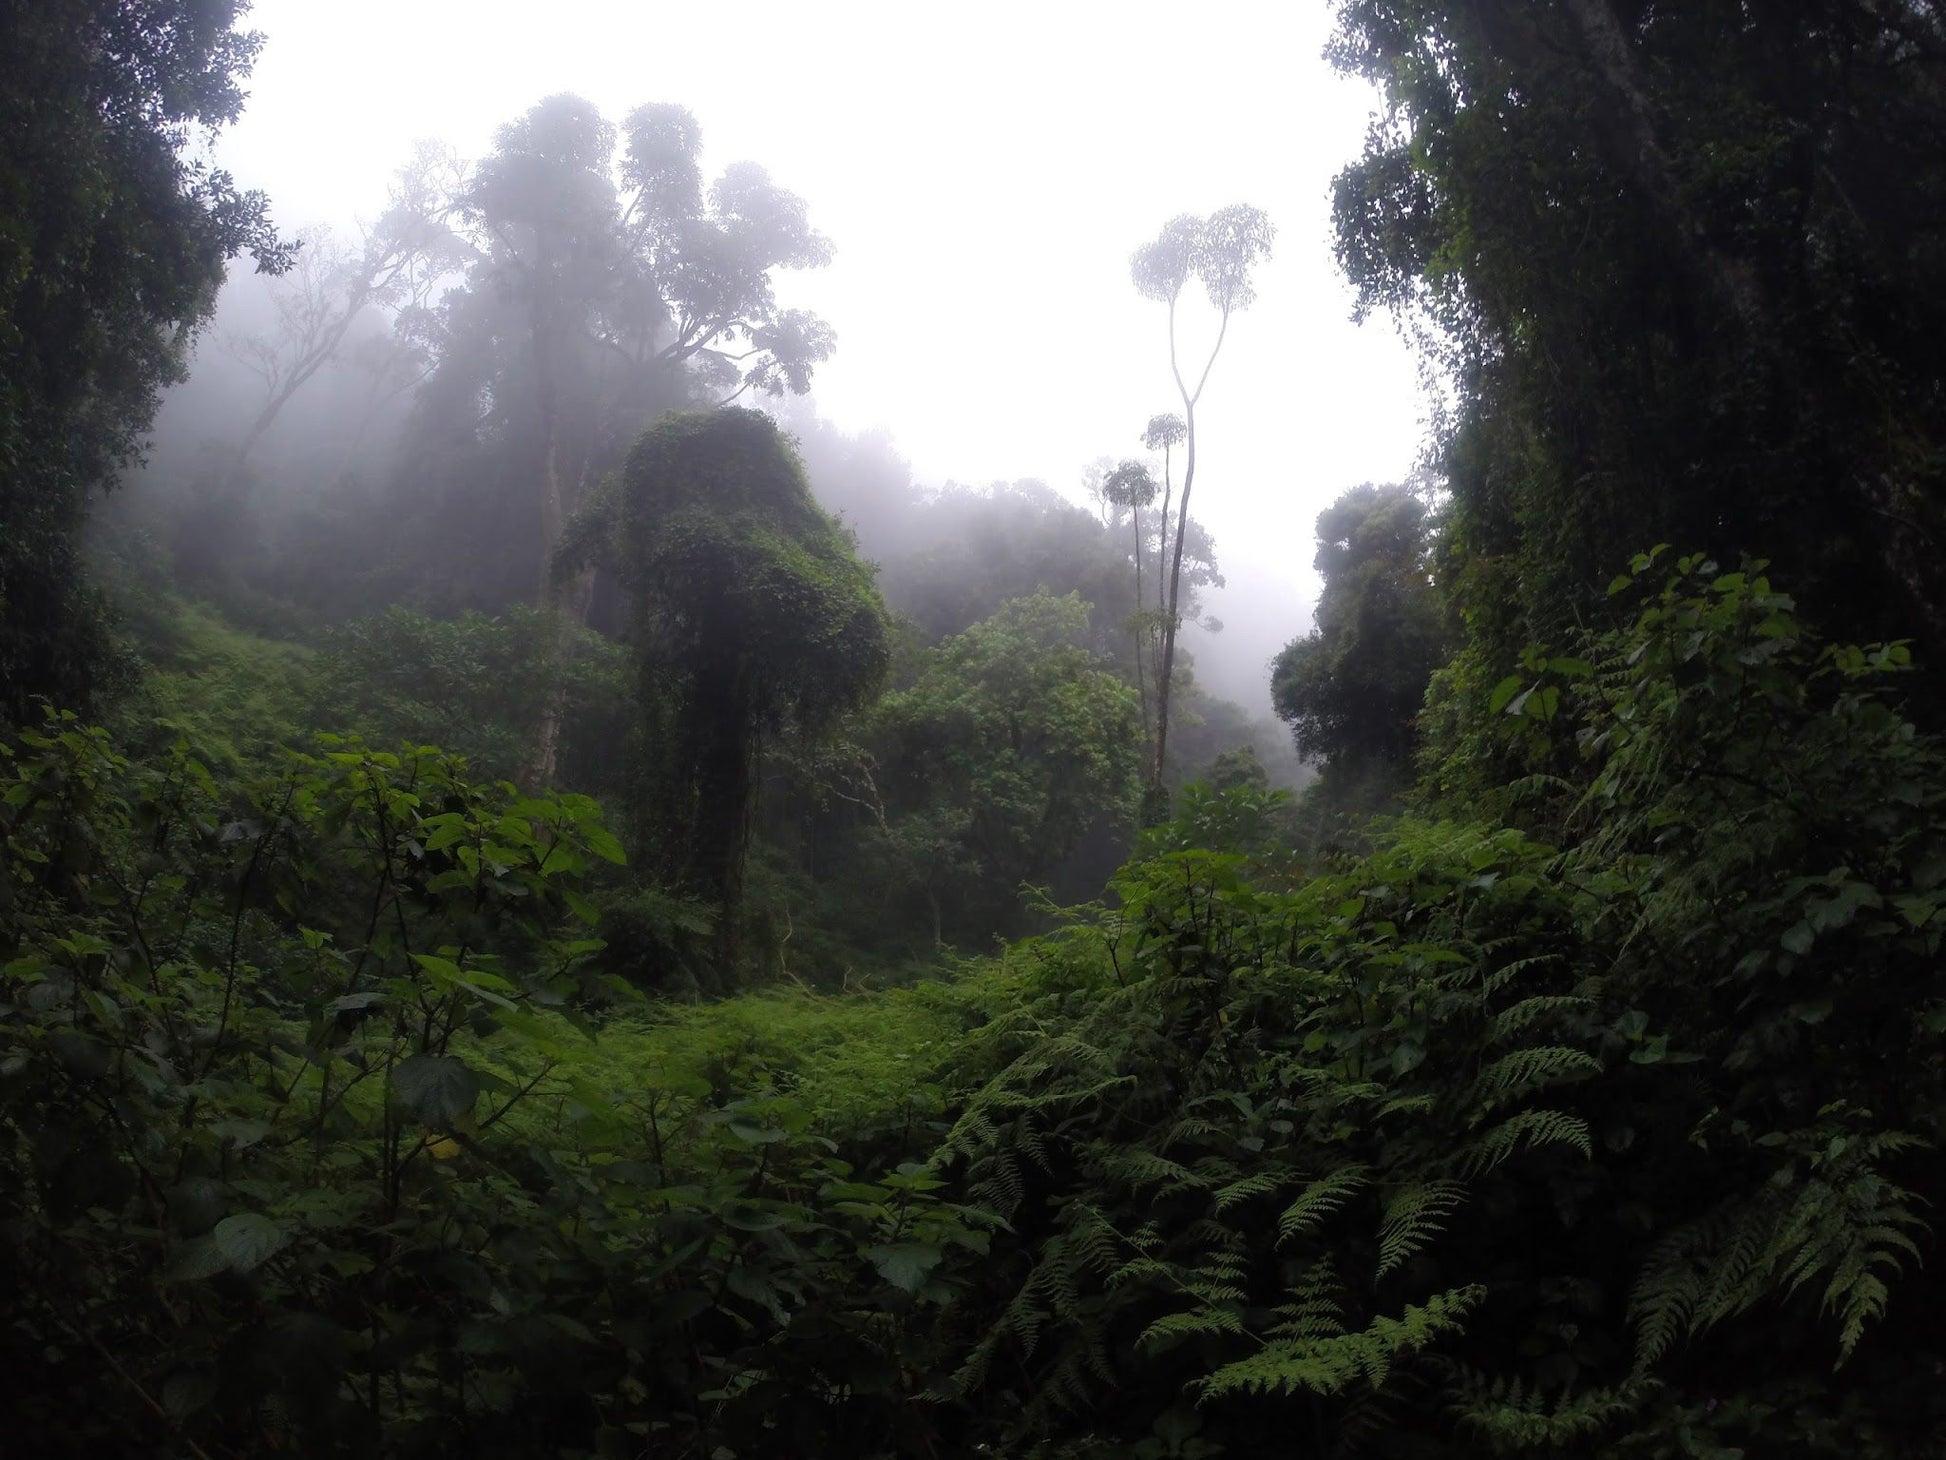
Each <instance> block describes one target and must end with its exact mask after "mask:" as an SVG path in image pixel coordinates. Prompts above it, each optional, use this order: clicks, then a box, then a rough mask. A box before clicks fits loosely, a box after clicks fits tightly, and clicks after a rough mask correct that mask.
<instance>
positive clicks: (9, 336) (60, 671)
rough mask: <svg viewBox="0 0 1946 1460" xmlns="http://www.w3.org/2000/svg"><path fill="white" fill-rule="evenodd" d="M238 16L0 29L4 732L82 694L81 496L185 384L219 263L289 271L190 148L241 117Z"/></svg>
mask: <svg viewBox="0 0 1946 1460" xmlns="http://www.w3.org/2000/svg"><path fill="white" fill-rule="evenodd" d="M247 9H248V6H247V5H245V4H243V3H241V0H143V3H140V4H137V3H132V0H44V3H41V0H37V3H35V4H32V5H11V6H9V7H7V10H6V12H5V17H4V20H0V136H4V137H5V138H6V144H5V148H4V152H0V720H7V719H18V718H19V717H20V716H21V715H22V713H23V712H24V710H25V706H26V702H27V700H28V698H29V697H30V696H32V695H36V694H51V695H54V696H57V697H59V698H61V699H62V700H64V701H66V702H70V703H71V702H74V701H75V700H77V699H79V698H81V697H83V696H85V695H86V693H87V692H88V690H89V688H90V686H91V684H92V682H93V678H94V676H95V674H96V673H97V672H98V671H99V669H100V667H101V661H102V657H103V655H104V653H105V640H104V631H103V629H102V626H101V619H100V614H99V610H98V608H97V607H96V605H95V604H94V602H93V600H92V598H91V595H90V594H89V592H88V590H87V589H86V587H85V586H84V579H83V574H82V571H81V565H80V562H79V558H78V555H77V553H78V549H77V542H76V538H77V535H78V534H79V531H80V528H81V523H82V520H83V518H84V516H85V514H86V511H87V502H88V496H89V494H90V493H91V492H93V491H95V490H97V489H99V488H101V487H104V486H107V485H109V484H111V483H112V482H113V480H114V478H115V475H116V473H117V471H118V470H119V469H120V468H121V467H123V466H125V465H126V464H127V463H128V462H129V461H130V460H131V459H132V458H133V457H134V456H135V454H136V451H137V448H138V446H139V443H140V438H141V435H142V432H143V430H144V429H145V428H146V427H147V426H148V423H149V420H150V418H151V417H152V416H153V415H154V413H155V407H156V399H157V395H158V393H159V392H160V391H161V389H162V388H163V386H165V385H167V384H169V383H170V382H172V381H174V380H177V379H180V378H181V376H182V361H183V355H184V349H185V346H186V344H187V342H188V340H189V338H190V336H191V335H192V334H193V333H194V332H195V330H196V328H197V327H198V326H199V325H200V324H202V323H203V321H204V320H205V319H206V318H207V317H208V315H209V312H210V310H211V308H212V306H213V304H214V302H215V295H216V289H217V286H218V285H219V284H220V283H221V282H222V279H223V267H224V263H225V261H226V260H228V259H231V258H234V257H236V256H237V255H239V254H244V253H248V254H250V255H252V256H253V257H254V258H255V259H256V262H257V266H258V267H259V268H260V269H267V270H270V271H273V272H274V271H276V270H279V269H282V268H283V267H285V265H286V264H287V263H288V262H289V259H290V251H289V249H288V248H287V247H286V246H285V245H283V244H281V243H280V242H279V241H278V240H277V237H276V235H275V232H274V231H273V230H272V228H271V225H270V221H269V218H268V214H267V204H266V201H265V199H264V196H263V194H261V193H255V192H240V191H238V189H237V188H236V186H235V184H234V183H233V182H232V180H231V178H230V176H229V174H228V173H225V172H222V171H219V170H216V169H214V168H212V167H210V166H209V165H208V164H207V163H204V162H200V161H192V160H191V159H190V158H189V157H188V156H186V155H185V154H186V152H187V150H188V144H189V143H190V141H191V139H192V137H194V136H197V135H208V134H209V133H211V132H214V131H216V130H218V129H220V128H221V127H223V126H224V125H226V124H227V123H229V122H232V121H234V120H236V117H237V114H238V113H239V112H240V111H241V110H242V107H243V98H244V91H243V79H244V77H245V76H247V75H248V74H249V71H250V67H251V64H252V62H254V61H255V59H256V56H257V51H258V48H259V46H260V44H261V42H260V38H259V37H258V36H257V35H255V34H254V33H252V32H246V31H239V30H238V29H237V28H236V25H237V22H238V20H239V18H240V17H241V16H242V15H243V13H244V12H245V11H246V10H247Z"/></svg>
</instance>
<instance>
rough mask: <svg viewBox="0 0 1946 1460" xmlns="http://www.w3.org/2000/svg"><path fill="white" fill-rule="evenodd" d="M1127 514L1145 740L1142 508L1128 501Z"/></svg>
mask: <svg viewBox="0 0 1946 1460" xmlns="http://www.w3.org/2000/svg"><path fill="white" fill-rule="evenodd" d="M1128 515H1129V518H1130V520H1131V521H1132V522H1133V524H1134V527H1135V698H1136V702H1137V703H1138V704H1140V705H1141V707H1142V739H1143V740H1144V741H1147V740H1148V738H1149V736H1150V734H1151V733H1152V732H1151V729H1150V716H1149V680H1148V675H1147V674H1146V673H1144V672H1143V667H1142V658H1143V655H1144V654H1145V653H1146V652H1147V650H1148V639H1149V630H1148V624H1147V623H1146V622H1144V619H1145V617H1146V616H1147V614H1148V609H1147V608H1146V607H1145V606H1144V605H1143V603H1142V509H1141V508H1140V507H1139V506H1136V505H1135V504H1134V503H1130V505H1129V509H1128Z"/></svg>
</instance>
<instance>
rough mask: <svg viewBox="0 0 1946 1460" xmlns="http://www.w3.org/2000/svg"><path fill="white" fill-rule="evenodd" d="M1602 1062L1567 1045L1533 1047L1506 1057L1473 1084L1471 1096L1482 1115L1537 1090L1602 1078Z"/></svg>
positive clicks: (1495, 1063)
mask: <svg viewBox="0 0 1946 1460" xmlns="http://www.w3.org/2000/svg"><path fill="white" fill-rule="evenodd" d="M1601 1070H1602V1065H1601V1061H1600V1060H1598V1059H1596V1058H1595V1057H1594V1056H1593V1055H1591V1054H1588V1053H1585V1052H1584V1051H1582V1050H1578V1049H1570V1048H1568V1047H1567V1046H1565V1045H1558V1044H1541V1045H1529V1046H1527V1047H1525V1048H1523V1049H1517V1050H1514V1051H1513V1052H1512V1053H1511V1054H1506V1055H1502V1056H1501V1057H1500V1058H1499V1059H1497V1060H1495V1061H1494V1062H1493V1063H1492V1064H1490V1065H1488V1066H1487V1067H1486V1068H1485V1069H1484V1070H1482V1071H1480V1073H1479V1075H1478V1077H1477V1078H1476V1079H1475V1080H1474V1081H1473V1089H1472V1092H1471V1097H1472V1099H1474V1100H1475V1101H1477V1102H1479V1107H1480V1110H1481V1112H1482V1113H1484V1112H1486V1111H1489V1110H1493V1109H1495V1108H1497V1107H1498V1106H1501V1105H1505V1104H1507V1103H1508V1102H1509V1101H1511V1100H1518V1099H1519V1098H1520V1097H1522V1096H1523V1095H1529V1094H1532V1093H1533V1092H1534V1091H1536V1090H1544V1089H1546V1088H1547V1087H1548V1086H1550V1085H1559V1084H1562V1083H1564V1082H1566V1081H1569V1080H1583V1079H1587V1078H1588V1077H1589V1076H1592V1075H1599V1074H1600V1073H1601Z"/></svg>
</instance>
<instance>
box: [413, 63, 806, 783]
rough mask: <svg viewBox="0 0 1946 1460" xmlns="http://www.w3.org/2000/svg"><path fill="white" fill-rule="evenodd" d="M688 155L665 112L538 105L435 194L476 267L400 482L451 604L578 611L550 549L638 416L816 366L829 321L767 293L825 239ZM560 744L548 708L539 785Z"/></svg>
mask: <svg viewBox="0 0 1946 1460" xmlns="http://www.w3.org/2000/svg"><path fill="white" fill-rule="evenodd" d="M701 148H702V133H701V129H700V128H699V127H698V126H697V123H696V119H695V118H694V117H693V116H692V115H691V114H690V113H689V112H688V111H687V110H685V109H684V108H682V107H679V106H673V105H667V104H661V103H655V104H650V105H645V106H639V107H637V108H636V109H635V110H634V111H632V112H630V113H629V114H628V116H627V117H626V118H625V119H624V121H623V122H622V125H621V126H620V127H619V128H618V127H616V126H615V125H614V124H613V123H612V122H610V121H609V120H608V119H607V118H605V117H604V116H603V115H602V114H601V112H600V111H599V109H597V108H596V107H595V106H594V105H593V104H592V103H590V102H588V101H585V100H583V99H582V98H580V97H577V96H567V95H562V96H554V97H549V98H548V99H547V100H545V101H543V102H541V103H539V104H538V105H536V106H535V107H533V108H532V109H530V110H529V111H528V112H527V113H526V114H525V115H524V116H522V117H520V118H519V119H517V120H516V121H514V122H511V123H509V124H508V125H507V126H505V127H503V128H502V129H501V130H500V133H499V135H498V137H497V138H496V141H495V146H494V150H493V151H492V153H490V154H489V155H488V156H487V157H486V158H484V159H483V160H482V161H481V162H479V163H478V164H477V165H476V166H475V167H474V168H473V169H472V171H471V173H470V174H469V175H468V176H467V177H466V179H465V181H464V183H463V185H462V186H461V188H460V190H459V193H458V196H457V197H456V198H455V199H454V200H453V204H452V210H451V216H452V217H453V219H454V222H455V225H456V227H457V229H458V231H459V233H460V235H461V236H462V237H463V238H464V239H465V240H466V242H467V243H468V244H469V245H470V247H471V250H472V258H471V262H470V264H469V266H468V269H467V275H466V285H465V287H464V288H463V289H460V290H457V291H455V292H454V293H453V294H452V296H451V297H450V299H449V301H448V304H447V307H446V310H445V320H444V329H443V330H442V331H441V332H440V333H439V336H438V338H437V346H438V349H439V355H440V359H439V364H438V367H437V369H436V370H435V372H434V374H433V377H432V379H431V380H430V381H429V382H428V390H427V393H426V399H425V407H426V408H425V413H424V416H423V419H422V424H421V429H420V430H419V431H417V432H415V433H414V439H413V443H412V447H411V450H412V451H413V453H414V455H415V457H417V458H419V459H415V460H414V461H413V462H412V463H411V464H410V465H409V467H408V471H410V472H411V473H413V474H414V475H417V476H420V477H422V478H423V479H425V480H426V481H427V482H428V483H429V485H430V486H431V489H432V491H434V492H436V493H437V494H438V497H439V499H440V500H438V501H437V502H433V503H429V504H427V505H428V506H429V507H430V508H431V511H430V513H429V516H428V519H427V521H426V527H425V534H426V536H427V538H428V544H427V547H426V549H425V550H424V553H423V555H424V556H426V557H429V558H433V559H436V560H444V561H457V562H458V563H460V564H462V565H463V569H462V570H463V571H464V572H465V573H466V574H467V575H468V576H469V579H470V581H467V582H464V583H462V584H458V585H455V588H456V591H455V592H454V594H453V595H452V596H453V599H454V601H455V604H456V605H457V606H467V607H478V608H486V609H497V608H499V607H501V606H503V605H504V604H506V603H507V602H510V601H516V600H518V599H520V598H530V597H531V599H532V600H533V601H537V602H539V603H541V604H558V605H559V606H560V607H561V608H562V610H563V612H564V614H565V615H566V617H567V618H568V620H569V621H570V624H571V623H572V622H574V621H579V620H582V619H585V617H586V615H587V612H588V608H589V605H590V602H591V600H592V583H591V581H590V580H589V579H588V578H587V576H586V575H581V576H579V577H576V578H571V579H559V578H556V577H554V576H553V574H552V569H551V563H552V559H553V553H554V549H555V546H556V545H557V543H558V542H559V539H560V534H561V530H562V527H563V525H564V524H565V523H566V522H567V520H568V518H569V517H570V516H572V515H573V513H574V512H575V510H576V509H577V507H578V506H579V505H580V504H581V501H582V499H583V497H584V496H585V495H586V493H587V492H588V491H589V489H590V487H591V486H592V484H593V483H594V482H596V481H598V480H600V479H601V477H602V476H603V475H604V474H605V473H607V472H609V471H612V470H614V469H615V468H617V467H618V466H619V465H620V464H621V461H622V458H623V456H624V454H625V453H626V451H627V449H628V443H629V440H630V437H631V436H632V434H633V432H635V431H636V430H637V429H638V428H639V427H640V426H641V424H642V422H643V421H645V420H652V419H653V418H654V417H655V416H657V415H659V414H660V413H661V412H663V411H665V410H670V409H676V408H681V407H684V406H688V405H700V404H720V403H725V402H727V401H730V400H734V399H736V398H737V397H739V396H741V395H743V394H745V393H748V392H755V393H758V394H762V395H770V396H780V395H783V394H785V393H787V392H788V393H792V394H802V393H803V392H804V391H805V390H807V389H809V387H810V380H811V372H812V370H813V369H814V368H815V367H816V366H817V365H818V364H819V363H821V362H822V361H824V360H825V359H827V358H829V356H830V354H831V350H832V344H833V339H832V334H831V331H830V329H829V327H828V326H826V325H825V324H824V322H823V321H822V320H819V319H818V318H817V317H816V316H814V315H811V314H808V313H805V312H804V311H802V310H796V309H787V308H784V307H783V306H782V305H781V304H780V303H779V302H778V299H777V295H776V288H775V275H776V273H777V271H779V270H782V269H803V268H816V267H819V266H821V265H823V264H825V263H827V262H828V261H829V260H830V257H831V245H830V243H829V241H828V240H826V239H825V238H824V237H823V235H821V234H819V233H818V232H817V231H816V230H814V229H813V228H812V227H811V226H810V223H809V221H808V217H807V209H806V205H805V203H804V201H803V199H801V198H799V197H797V196H796V195H795V194H793V193H790V192H787V191H786V190H784V189H783V188H780V187H778V186H777V185H776V184H774V183H773V182H772V181H771V180H770V178H769V175H768V174H767V173H765V171H764V170H763V169H762V168H761V167H758V166H757V165H756V164H754V163H748V162H739V163H734V164H732V165H731V166H730V167H728V168H727V169H726V170H725V171H724V172H723V174H722V175H721V176H720V177H719V178H717V180H716V181H715V182H714V183H712V184H710V185H708V186H707V187H706V186H705V184H704V180H703V174H702V170H701V164H700V161H699V156H700V153H701ZM456 441H457V442H458V449H455V445H454V443H455V442H456ZM422 453H423V456H421V454H422ZM427 458H429V459H427ZM455 519H458V522H457V523H456V522H455ZM454 530H457V531H459V532H460V533H462V534H463V536H464V541H461V542H457V543H456V542H455V541H454V540H453V538H452V532H453V531H454ZM455 548H458V549H459V551H457V552H456V551H455V550H454V549H455ZM474 548H477V551H473V550H470V549H474ZM559 736H560V724H559V716H558V713H555V712H550V714H549V715H548V716H547V717H546V718H545V719H544V721H543V725H542V729H541V733H540V739H539V743H538V744H537V745H536V747H535V755H534V765H533V778H534V779H535V780H536V781H537V782H540V783H545V782H546V781H548V780H549V779H550V778H551V777H552V775H553V773H554V761H555V751H556V746H557V744H558V741H559Z"/></svg>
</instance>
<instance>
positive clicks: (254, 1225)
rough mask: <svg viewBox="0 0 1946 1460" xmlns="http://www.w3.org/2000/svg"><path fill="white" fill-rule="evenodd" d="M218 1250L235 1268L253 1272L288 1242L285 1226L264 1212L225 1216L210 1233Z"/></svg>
mask: <svg viewBox="0 0 1946 1460" xmlns="http://www.w3.org/2000/svg"><path fill="white" fill-rule="evenodd" d="M210 1237H211V1239H212V1240H213V1241H214V1242H215V1244H216V1250H217V1251H218V1252H220V1253H221V1254H222V1255H223V1259H224V1262H225V1264H226V1265H227V1266H228V1267H229V1268H230V1269H231V1271H233V1272H249V1271H250V1270H251V1269H253V1268H255V1267H258V1266H260V1265H261V1264H262V1263H263V1262H265V1261H266V1260H267V1259H269V1258H270V1257H272V1256H274V1255H275V1254H276V1253H277V1251H278V1249H280V1248H281V1247H282V1246H283V1245H284V1241H285V1236H284V1229H283V1228H282V1227H280V1226H278V1225H277V1224H276V1223H275V1222H273V1221H272V1220H271V1219H270V1218H269V1217H266V1216H265V1215H263V1213H261V1212H239V1213H237V1214H236V1215H235V1216H233V1217H225V1218H224V1219H223V1220H222V1221H220V1222H218V1223H217V1224H216V1227H215V1230H213V1231H212V1232H211V1233H210Z"/></svg>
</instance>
